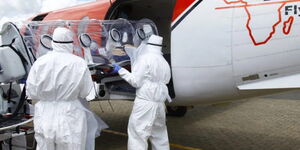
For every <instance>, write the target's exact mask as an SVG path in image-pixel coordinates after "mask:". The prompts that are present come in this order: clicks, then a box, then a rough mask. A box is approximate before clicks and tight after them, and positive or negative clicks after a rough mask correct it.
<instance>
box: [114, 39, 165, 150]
mask: <svg viewBox="0 0 300 150" xmlns="http://www.w3.org/2000/svg"><path fill="white" fill-rule="evenodd" d="M161 44H162V37H159V36H156V35H152V36H151V37H150V39H149V40H148V43H147V45H144V46H143V45H141V46H143V47H142V49H139V51H138V54H137V55H136V59H137V60H136V61H135V63H134V66H133V67H132V73H130V72H129V71H127V70H126V69H124V68H121V69H120V70H119V71H118V73H119V75H120V76H121V77H122V78H123V79H124V80H126V81H127V82H128V83H129V84H131V85H132V86H133V87H135V88H136V98H135V101H134V106H133V110H132V112H131V116H130V119H129V123H128V136H129V138H128V150H147V149H148V143H147V140H148V139H149V140H150V142H151V144H152V149H153V150H169V149H170V148H169V140H168V133H167V127H166V123H165V121H166V114H165V100H166V99H168V100H169V101H171V99H170V96H169V94H168V88H167V86H166V84H167V83H168V82H169V80H170V78H171V72H170V67H169V65H168V63H167V62H166V60H165V59H164V58H163V56H162V52H161Z"/></svg>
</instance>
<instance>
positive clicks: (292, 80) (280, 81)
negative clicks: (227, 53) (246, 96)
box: [238, 74, 300, 90]
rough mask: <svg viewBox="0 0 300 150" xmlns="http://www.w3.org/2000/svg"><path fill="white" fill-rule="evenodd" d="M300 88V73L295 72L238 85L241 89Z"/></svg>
mask: <svg viewBox="0 0 300 150" xmlns="http://www.w3.org/2000/svg"><path fill="white" fill-rule="evenodd" d="M292 88H300V74H294V75H289V76H284V77H279V78H274V79H269V80H264V81H258V82H252V83H248V84H242V85H239V86H238V89H239V90H267V89H292Z"/></svg>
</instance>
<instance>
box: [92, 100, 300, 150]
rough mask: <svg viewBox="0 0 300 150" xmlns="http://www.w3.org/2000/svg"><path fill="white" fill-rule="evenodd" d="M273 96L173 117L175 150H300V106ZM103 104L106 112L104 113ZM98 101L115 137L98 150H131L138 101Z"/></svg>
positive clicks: (105, 136)
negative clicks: (131, 121)
mask: <svg viewBox="0 0 300 150" xmlns="http://www.w3.org/2000/svg"><path fill="white" fill-rule="evenodd" d="M274 97H276V96H273V97H272V96H271V97H264V98H253V99H247V100H242V101H238V102H234V103H225V104H219V105H209V106H197V107H195V108H193V109H191V110H189V111H188V112H187V114H186V116H184V117H181V118H177V117H168V118H167V126H168V131H169V138H170V143H172V147H171V150H182V149H184V150H188V149H189V150H199V149H200V150H299V149H300V119H299V118H300V101H299V100H296V99H297V98H293V99H281V98H280V97H279V98H278V97H276V99H275V98H274ZM99 104H101V106H102V107H103V111H104V112H102V111H101V109H100V106H99ZM111 104H112V106H113V108H114V112H113V111H112V109H111V108H110V105H109V104H108V102H107V101H104V102H92V103H91V107H92V109H93V110H94V111H95V112H96V113H97V114H98V115H99V116H101V118H102V119H103V120H105V121H106V122H107V123H108V124H109V126H110V128H109V130H110V131H114V133H110V132H109V133H108V132H103V133H102V135H101V136H100V137H98V138H97V139H96V149H97V150H126V149H127V148H126V145H127V137H126V136H124V135H119V134H118V133H119V132H120V133H126V130H127V123H128V118H129V115H130V111H131V109H132V102H128V101H112V102H111Z"/></svg>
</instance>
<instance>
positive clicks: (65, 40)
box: [52, 27, 74, 53]
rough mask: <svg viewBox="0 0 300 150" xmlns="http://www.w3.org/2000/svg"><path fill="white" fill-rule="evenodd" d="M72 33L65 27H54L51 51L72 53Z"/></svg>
mask: <svg viewBox="0 0 300 150" xmlns="http://www.w3.org/2000/svg"><path fill="white" fill-rule="evenodd" d="M73 35H74V34H73V32H72V31H71V30H69V29H67V28H63V27H58V28H56V29H55V30H54V32H53V40H52V47H53V51H55V52H64V53H73V47H74V45H73Z"/></svg>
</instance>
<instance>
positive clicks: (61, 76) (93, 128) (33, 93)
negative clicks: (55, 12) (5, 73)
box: [27, 27, 107, 150]
mask: <svg viewBox="0 0 300 150" xmlns="http://www.w3.org/2000/svg"><path fill="white" fill-rule="evenodd" d="M52 46H53V51H52V52H48V53H47V54H46V55H44V56H42V57H40V58H39V59H38V60H37V61H36V62H35V63H34V64H33V66H32V68H31V70H30V73H29V75H28V78H27V94H28V96H29V97H30V98H31V99H33V100H37V101H38V102H37V103H36V104H35V115H34V130H35V139H36V141H37V150H94V149H95V145H94V141H95V137H96V136H98V135H99V130H101V129H103V128H107V125H106V124H105V123H104V122H103V121H102V120H100V118H97V117H96V116H95V115H94V114H93V113H92V112H91V111H90V110H89V109H88V108H87V101H86V97H87V96H88V95H89V93H90V92H91V90H92V89H93V81H92V79H91V74H90V72H89V70H88V67H87V63H86V62H85V61H84V60H83V59H82V58H80V57H78V56H75V55H73V54H72V52H73V33H72V31H70V30H69V29H66V28H62V27H58V28H56V29H55V30H54V33H53V41H52Z"/></svg>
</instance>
